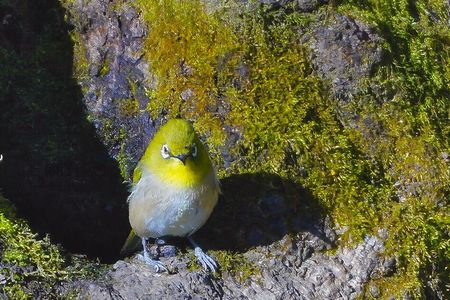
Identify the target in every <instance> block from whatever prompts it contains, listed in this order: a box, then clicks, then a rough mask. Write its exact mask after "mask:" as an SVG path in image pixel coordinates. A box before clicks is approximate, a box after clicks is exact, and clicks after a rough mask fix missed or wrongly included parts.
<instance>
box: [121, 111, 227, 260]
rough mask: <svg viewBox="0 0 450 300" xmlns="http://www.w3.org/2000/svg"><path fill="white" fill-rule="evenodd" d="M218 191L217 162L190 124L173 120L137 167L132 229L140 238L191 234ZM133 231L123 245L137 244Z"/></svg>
mask: <svg viewBox="0 0 450 300" xmlns="http://www.w3.org/2000/svg"><path fill="white" fill-rule="evenodd" d="M164 147H165V148H167V149H165V148H164ZM164 150H168V151H164ZM166 152H167V153H166ZM218 194H219V185H218V181H217V177H216V174H215V171H214V168H213V166H212V163H211V161H210V159H209V156H208V153H207V151H206V149H205V147H204V146H203V144H202V143H201V141H200V140H199V138H198V136H197V135H196V133H195V132H194V129H193V127H192V125H191V124H190V123H189V122H188V121H185V120H181V119H173V120H170V121H168V122H167V124H165V125H164V126H162V127H161V129H160V130H159V131H158V132H157V133H156V135H155V136H154V138H153V140H152V141H151V142H150V144H149V145H148V147H147V150H146V151H145V154H144V155H143V157H142V158H141V160H140V161H139V163H138V165H137V167H136V169H135V171H134V175H133V188H132V191H131V194H130V196H129V198H128V201H129V220H130V224H131V227H132V228H133V232H134V233H135V234H136V235H137V236H139V237H141V238H149V237H151V238H158V237H162V236H181V237H188V236H190V235H191V234H193V233H194V232H195V231H197V230H198V229H199V228H200V227H201V226H202V225H203V224H204V223H205V222H206V220H207V219H208V217H209V216H210V214H211V212H212V210H213V209H214V206H215V205H216V203H217V198H218ZM133 232H132V233H131V234H130V236H129V238H128V239H127V242H126V243H125V245H124V247H123V249H122V250H123V251H126V250H127V249H129V248H132V247H133V246H134V244H136V241H137V240H136V238H135V237H134V233H133Z"/></svg>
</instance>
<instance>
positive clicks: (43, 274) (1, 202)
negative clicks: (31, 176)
mask: <svg viewBox="0 0 450 300" xmlns="http://www.w3.org/2000/svg"><path fill="white" fill-rule="evenodd" d="M0 246H1V249H2V251H1V252H0V261H1V262H2V264H3V266H4V268H3V269H2V270H1V271H0V272H1V273H2V275H4V276H5V280H6V282H5V283H4V284H3V289H4V292H5V293H6V295H7V296H8V297H9V298H10V299H29V298H31V297H32V296H31V294H29V291H28V290H27V288H26V286H27V283H29V282H30V281H36V282H39V285H40V287H41V288H42V289H47V290H48V291H49V296H50V295H51V294H50V293H51V289H52V286H53V285H55V284H56V283H59V282H62V281H68V280H70V279H73V278H75V277H84V276H92V275H93V274H94V270H95V269H96V266H95V265H94V264H93V263H89V262H87V261H84V260H82V259H80V258H77V257H72V258H71V260H72V263H73V265H71V264H70V263H69V261H68V259H67V257H66V256H64V255H63V254H62V253H61V250H60V249H59V248H58V247H57V246H55V245H53V244H52V243H51V242H50V240H49V238H48V237H46V238H44V239H39V238H38V237H37V235H36V234H34V233H33V232H31V230H30V229H29V227H28V226H27V224H26V223H25V222H24V221H22V220H19V219H16V218H15V217H14V208H13V206H12V204H11V203H10V202H9V201H8V200H6V199H5V198H3V197H2V196H1V195H0ZM81 262H82V263H83V266H81V264H80V263H81ZM9 266H11V268H10V267H9Z"/></svg>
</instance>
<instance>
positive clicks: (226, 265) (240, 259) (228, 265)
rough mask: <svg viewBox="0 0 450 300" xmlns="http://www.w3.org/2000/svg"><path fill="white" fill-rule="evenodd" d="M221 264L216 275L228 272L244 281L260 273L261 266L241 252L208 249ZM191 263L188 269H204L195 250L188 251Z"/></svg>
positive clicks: (241, 281)
mask: <svg viewBox="0 0 450 300" xmlns="http://www.w3.org/2000/svg"><path fill="white" fill-rule="evenodd" d="M208 252H209V254H211V256H212V257H214V259H215V260H216V262H217V263H218V265H219V266H220V269H219V271H220V274H218V273H215V276H219V275H220V276H223V275H224V274H228V275H230V276H232V277H234V278H235V279H236V280H238V281H239V282H240V283H243V282H244V281H246V280H247V279H248V278H250V277H251V276H256V275H259V274H260V270H259V268H258V267H257V266H256V265H255V264H254V263H252V262H250V261H249V260H248V259H247V258H245V257H244V255H243V254H241V253H233V252H230V251H225V250H210V251H208ZM188 257H189V259H190V263H189V266H188V269H189V270H190V271H199V270H201V269H202V267H201V266H200V264H199V263H198V261H197V258H196V257H195V255H194V252H192V251H190V252H189V253H188Z"/></svg>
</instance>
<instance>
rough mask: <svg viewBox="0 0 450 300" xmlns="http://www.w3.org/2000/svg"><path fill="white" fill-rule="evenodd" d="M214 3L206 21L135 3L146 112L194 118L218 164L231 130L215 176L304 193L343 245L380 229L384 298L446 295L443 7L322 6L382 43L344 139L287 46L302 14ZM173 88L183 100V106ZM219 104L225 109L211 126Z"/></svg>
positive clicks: (447, 106)
mask: <svg viewBox="0 0 450 300" xmlns="http://www.w3.org/2000/svg"><path fill="white" fill-rule="evenodd" d="M227 5H228V6H227V7H224V8H222V9H218V10H217V11H215V12H212V13H207V12H206V8H205V7H204V6H203V4H202V3H201V2H200V1H191V2H185V1H176V0H172V1H164V2H160V1H139V2H138V6H139V7H140V8H141V9H142V10H143V15H144V18H145V20H146V21H147V22H148V24H149V26H150V29H151V30H150V35H149V37H148V38H147V40H146V46H145V49H146V57H147V59H148V60H149V61H150V64H151V68H152V71H154V72H155V73H156V75H157V77H158V86H157V87H156V89H155V90H152V91H149V93H148V95H149V97H150V98H151V102H150V105H149V110H150V111H151V112H152V114H153V115H156V114H158V113H160V112H166V113H168V115H169V117H173V116H177V115H181V116H183V117H185V118H188V119H193V120H195V126H196V128H197V129H198V130H199V131H200V132H201V133H202V134H203V135H205V136H206V137H208V142H209V144H210V149H211V152H212V154H213V156H214V157H215V160H216V162H219V164H218V165H220V159H221V158H220V153H221V150H220V147H219V145H220V144H222V142H223V141H222V139H223V138H224V136H225V135H224V133H223V132H222V128H223V126H230V125H231V126H232V127H234V128H237V129H238V130H239V131H240V132H241V133H242V136H243V138H242V139H241V140H240V141H239V143H238V144H237V145H236V146H235V147H234V148H232V149H229V151H230V152H231V153H232V154H237V156H238V157H239V160H238V161H235V162H234V163H233V164H232V165H231V167H230V168H228V169H227V170H219V171H220V174H221V175H222V176H225V175H227V174H230V173H248V172H250V173H256V172H270V173H275V174H277V175H279V176H281V177H284V178H289V179H291V180H293V181H294V182H297V183H299V184H301V185H303V186H305V187H307V188H308V189H309V190H310V191H311V193H312V194H313V196H314V197H315V198H316V199H317V201H319V202H320V203H321V204H322V205H323V206H324V207H325V208H326V209H327V211H328V213H329V214H331V215H332V217H333V220H334V222H336V223H338V224H339V225H340V226H347V227H348V228H349V230H348V231H347V232H346V233H345V234H344V236H342V237H341V240H342V241H343V242H344V243H349V242H359V241H361V239H362V238H363V237H364V236H365V235H367V234H376V232H377V230H378V229H379V228H386V229H388V231H389V238H388V240H387V241H386V254H387V255H392V256H394V257H396V258H398V270H397V273H396V274H395V276H392V277H390V278H386V279H384V280H382V281H380V282H379V284H381V285H382V286H384V287H389V288H388V290H389V293H391V294H393V295H397V296H398V295H402V294H403V293H404V291H405V290H407V291H409V292H408V293H409V294H410V295H411V296H413V297H423V296H424V295H426V293H427V291H426V286H427V284H426V282H428V285H430V284H431V285H433V286H434V287H437V289H438V290H440V291H445V287H444V285H445V281H446V276H445V274H446V273H447V271H448V270H447V269H446V268H447V266H448V265H449V260H448V258H449V257H450V255H449V254H450V250H449V248H450V247H449V242H448V241H449V237H448V230H447V229H446V228H448V225H449V218H448V209H447V207H448V200H447V199H448V196H449V194H450V193H449V192H450V173H449V172H450V171H449V170H450V168H449V165H448V154H449V151H450V145H449V139H448V136H450V124H449V122H448V117H449V115H448V113H449V111H450V103H449V101H448V97H449V95H450V92H449V86H450V84H449V78H450V64H449V50H448V49H450V47H449V41H450V32H449V31H448V25H447V18H448V17H447V8H446V4H445V3H444V2H442V1H433V0H429V1H425V0H421V1H415V2H412V1H408V0H399V1H394V2H393V1H388V0H371V1H358V0H353V1H352V0H349V1H339V2H337V3H333V5H330V6H329V7H327V8H326V9H325V10H326V12H327V14H329V15H330V19H332V15H333V14H335V13H336V10H337V12H340V13H344V14H349V15H352V16H355V17H357V18H359V19H362V20H364V21H366V22H367V23H369V24H371V25H372V26H374V28H375V29H376V30H377V32H378V33H379V34H380V35H381V36H382V37H383V38H384V40H385V43H384V44H383V45H382V47H383V48H384V50H385V52H386V58H385V61H384V62H383V64H382V65H380V66H378V68H377V69H376V70H375V71H374V74H373V77H372V78H371V79H370V80H368V81H367V82H366V85H363V86H362V87H361V92H360V94H358V95H355V96H354V98H355V99H354V101H352V102H351V103H350V104H349V107H348V109H350V110H352V112H354V113H355V114H357V115H358V116H359V118H358V120H356V121H354V122H355V126H352V127H351V128H350V127H349V128H347V127H344V126H343V125H342V124H341V122H340V121H339V117H338V116H339V114H338V109H337V107H336V102H335V101H334V99H330V98H329V96H327V95H328V93H327V91H326V88H325V86H324V85H323V84H322V83H321V81H320V80H319V79H318V78H317V77H316V76H315V75H314V72H313V69H312V67H311V66H310V63H309V61H308V50H307V49H306V48H305V47H304V46H302V45H300V43H299V41H298V40H299V37H298V36H297V29H298V28H299V27H302V28H303V27H305V26H308V24H309V22H311V21H312V20H311V15H308V14H299V13H296V12H288V11H287V10H273V9H271V7H269V6H260V8H259V9H257V10H255V11H251V12H248V13H246V12H242V11H240V12H239V13H233V12H232V8H230V7H232V4H230V2H227ZM230 5H231V6H230ZM230 16H232V17H230ZM243 70H244V71H243ZM186 90H190V91H191V92H192V94H193V97H192V98H189V97H188V98H187V99H185V100H182V99H181V95H182V93H183V92H184V91H186ZM381 97H384V99H381ZM218 99H221V100H222V101H224V102H226V106H225V107H227V108H228V109H229V113H228V114H226V115H224V116H221V119H220V118H219V117H218V116H216V115H215V113H214V112H215V109H216V108H217V105H218ZM231 256H233V255H231ZM225 264H226V260H225ZM394 288H395V291H394V290H393V289H394Z"/></svg>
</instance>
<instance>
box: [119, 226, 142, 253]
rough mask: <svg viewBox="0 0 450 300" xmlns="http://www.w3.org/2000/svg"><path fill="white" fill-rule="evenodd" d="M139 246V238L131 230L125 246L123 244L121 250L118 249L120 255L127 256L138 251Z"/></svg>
mask: <svg viewBox="0 0 450 300" xmlns="http://www.w3.org/2000/svg"><path fill="white" fill-rule="evenodd" d="M140 246H141V238H140V237H138V236H137V235H136V234H135V233H134V230H133V229H131V231H130V234H129V235H128V238H127V240H126V241H125V244H123V246H122V249H120V255H121V256H127V255H129V254H131V253H133V252H135V251H136V250H138V249H139V247H140Z"/></svg>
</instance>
